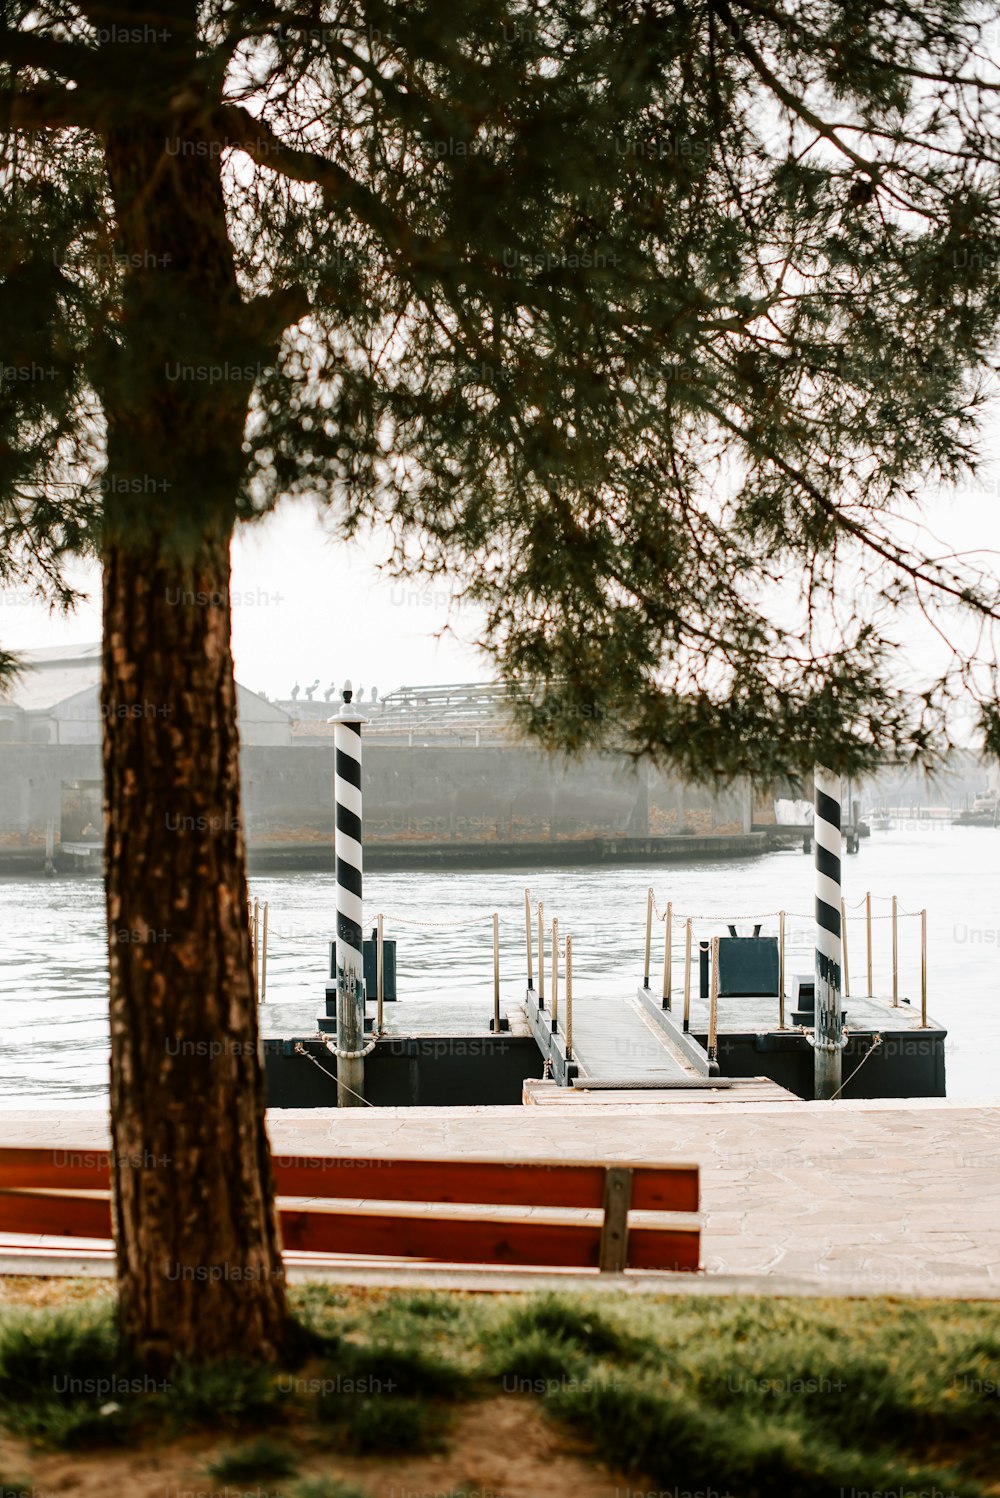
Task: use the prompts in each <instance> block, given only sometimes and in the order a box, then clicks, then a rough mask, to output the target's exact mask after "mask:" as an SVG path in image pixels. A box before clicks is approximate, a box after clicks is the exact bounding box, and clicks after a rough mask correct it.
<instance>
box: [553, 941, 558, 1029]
mask: <svg viewBox="0 0 1000 1498" xmlns="http://www.w3.org/2000/svg"><path fill="white" fill-rule="evenodd" d="M552 1033H553V1035H558V1033H559V922H558V921H557V920H553V922H552Z"/></svg>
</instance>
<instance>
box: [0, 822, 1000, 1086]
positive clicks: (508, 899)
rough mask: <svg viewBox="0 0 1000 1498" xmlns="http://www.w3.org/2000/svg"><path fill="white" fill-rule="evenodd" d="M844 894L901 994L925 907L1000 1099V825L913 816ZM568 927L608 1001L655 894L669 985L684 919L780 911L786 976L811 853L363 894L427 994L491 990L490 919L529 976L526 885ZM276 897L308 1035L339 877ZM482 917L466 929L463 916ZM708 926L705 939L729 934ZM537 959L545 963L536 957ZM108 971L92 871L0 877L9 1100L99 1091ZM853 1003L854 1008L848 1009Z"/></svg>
mask: <svg viewBox="0 0 1000 1498" xmlns="http://www.w3.org/2000/svg"><path fill="white" fill-rule="evenodd" d="M844 871H845V876H844V877H845V898H846V900H847V903H848V905H849V906H852V905H856V904H859V903H860V902H862V901H863V899H864V894H865V891H866V890H869V889H870V890H871V891H872V893H873V895H876V896H878V897H880V898H877V899H876V900H875V901H874V909H875V911H876V913H877V914H878V916H879V917H881V918H880V919H878V920H877V921H876V922H875V925H874V933H875V942H874V971H875V990H876V992H877V993H881V994H888V993H889V992H890V991H891V972H892V969H891V937H890V922H889V920H888V918H887V917H888V912H889V900H888V897H889V896H890V895H892V894H896V895H897V896H898V897H899V906H900V909H901V910H903V911H918V910H920V909H921V908H922V907H926V909H927V933H928V950H929V964H928V968H929V999H928V1008H929V1012H930V1014H931V1016H932V1017H933V1018H934V1019H936V1020H938V1021H939V1022H940V1023H941V1024H944V1025H945V1026H947V1028H948V1030H949V1038H948V1061H947V1074H948V1093H949V1096H951V1097H980V1098H982V1097H993V1096H996V1095H998V1094H1000V1084H998V1081H997V1069H998V1065H1000V832H997V831H994V830H993V829H990V828H974V827H973V828H961V827H950V826H936V825H934V824H931V823H924V824H921V823H917V822H911V823H908V824H903V825H902V826H899V827H897V828H895V829H894V830H892V831H890V832H876V833H873V834H872V836H871V837H870V838H868V839H866V840H865V841H864V842H863V843H862V845H861V852H860V854H858V855H857V857H845V859H844ZM526 883H528V884H530V886H531V889H532V894H533V897H534V898H535V899H541V900H543V901H544V903H545V910H546V920H548V919H549V918H550V917H551V916H552V915H556V916H558V917H559V919H560V922H561V926H562V930H563V931H565V929H566V927H567V925H568V926H569V927H570V928H571V929H572V933H573V963H574V983H575V986H577V987H578V988H579V989H580V990H582V991H588V992H600V993H602V994H605V995H606V996H607V998H608V1001H609V1004H610V1003H613V1001H614V999H615V997H616V996H621V995H624V994H625V993H627V992H629V991H631V990H632V989H633V988H634V985H635V983H636V981H637V980H638V977H639V976H640V975H641V972H642V958H643V943H644V923H645V904H646V889H647V887H648V886H649V885H650V884H652V885H653V886H654V888H655V890H656V897H657V905H658V908H659V910H660V911H662V910H664V909H665V907H666V902H667V901H668V900H671V901H672V902H673V906H674V911H675V926H674V936H675V942H674V950H675V961H674V979H675V984H676V986H677V990H678V991H679V989H680V985H681V981H682V978H681V955H682V941H683V929H682V927H681V926H680V920H681V919H682V918H683V916H685V915H688V914H690V915H695V916H725V915H729V916H731V917H740V918H744V924H741V926H740V931H741V934H742V933H744V932H746V933H749V930H750V928H749V925H747V924H746V923H745V919H746V918H751V917H755V918H761V917H769V918H768V919H767V920H766V921H765V924H764V930H765V932H769V931H775V930H776V929H777V927H776V921H775V920H774V918H773V917H774V915H775V913H776V912H777V911H778V910H780V909H785V910H787V911H788V912H790V913H791V914H790V915H789V917H788V922H787V932H788V955H787V970H788V973H789V975H792V974H795V973H799V972H809V971H810V970H811V966H812V958H811V950H810V941H811V928H810V924H809V912H810V911H811V908H812V862H811V859H808V858H806V857H805V856H804V855H803V854H802V853H801V852H800V851H791V850H789V851H786V852H782V853H772V854H769V855H767V856H766V857H764V858H759V859H753V860H736V861H732V862H725V863H713V864H692V865H687V866H683V867H678V866H671V867H666V868H649V867H641V868H640V867H634V868H612V869H608V868H602V869H568V868H562V869H546V870H535V869H533V870H531V871H527V872H519V871H511V870H504V871H502V872H491V871H482V872H471V873H470V872H468V871H461V872H455V873H438V872H434V873H398V874H372V875H371V876H369V878H368V880H367V881H366V886H365V903H366V909H367V910H368V912H369V913H370V918H371V920H372V922H373V923H374V916H375V913H376V912H377V911H378V910H382V911H383V912H384V913H385V917H386V934H387V935H389V936H396V937H397V939H398V941H399V948H398V967H399V987H400V992H401V994H402V995H403V1000H404V1002H405V995H406V994H407V993H408V992H422V993H431V992H433V991H434V990H435V989H436V988H438V987H440V986H442V985H446V984H448V983H455V984H460V985H462V986H464V987H469V986H473V985H479V986H481V987H482V991H483V995H484V1011H488V1008H489V1004H490V1002H491V995H492V970H493V969H492V947H491V928H490V921H489V913H490V912H491V911H493V910H498V911H499V912H500V914H501V973H502V976H503V987H504V994H505V996H509V997H511V998H513V997H514V995H515V994H516V993H517V991H518V988H519V987H520V986H521V985H522V983H523V978H524V965H525V952H524V946H525V942H524V917H523V898H524V886H525V884H526ZM251 893H252V895H254V896H256V897H257V898H258V899H260V900H267V901H268V904H269V918H270V935H269V941H268V968H267V1004H266V1009H265V1021H264V1028H265V1031H266V1032H267V1033H281V1032H283V1031H284V1032H286V1033H309V1032H310V1031H311V1030H312V1029H313V1028H314V1025H315V1016H316V1014H317V1013H318V1012H319V1011H320V1010H321V1009H322V1007H323V989H324V983H325V979H326V962H327V955H326V950H327V949H326V943H327V941H328V939H329V936H330V934H331V930H332V924H333V921H332V911H333V905H334V886H333V878H332V875H329V874H308V873H303V874H284V875H280V876H275V877H267V878H259V879H255V880H254V881H253V882H252V886H251ZM862 915H863V912H862V911H858V912H856V913H853V914H852V915H851V918H850V920H849V924H848V955H849V962H850V971H851V976H852V980H853V981H852V987H853V988H854V990H855V992H857V993H861V992H863V991H864V990H865V987H866V983H865V933H864V925H863V920H862V919H861V917H862ZM470 918H474V919H473V920H472V923H471V924H456V923H458V922H464V921H468V920H470ZM724 929H725V928H724V927H723V926H720V925H718V924H716V925H714V926H711V925H709V924H707V923H705V922H699V924H698V926H697V927H696V936H697V935H706V936H707V935H710V934H713V932H724ZM536 960H537V959H536ZM662 963H663V927H662V925H660V926H657V927H656V928H655V930H654V950H653V963H652V967H653V976H652V983H653V985H654V987H655V986H656V985H657V984H658V983H659V981H660V975H661V973H662ZM919 964H920V943H919V921H918V920H917V919H916V918H914V917H912V916H903V917H901V918H900V922H899V971H900V993H901V995H904V996H907V997H909V998H911V999H912V1000H913V1001H914V1003H918V1002H919V996H920V989H919V974H920V966H919ZM106 1002H107V979H106V966H105V954H104V934H103V895H102V890H101V886H100V883H99V882H98V881H97V880H85V879H50V880H42V879H31V880H21V879H6V880H0V1106H2V1105H3V1104H16V1105H18V1106H21V1107H24V1106H28V1105H31V1104H36V1105H38V1106H43V1105H48V1106H51V1105H53V1104H55V1103H59V1104H60V1105H62V1104H67V1105H79V1104H82V1103H86V1102H91V1103H93V1102H94V1101H95V1100H98V1101H99V1100H100V1099H102V1098H103V1097H104V1096H105V1095H106V1092H107V1066H108V1023H107V1013H106ZM849 1011H850V1005H849V1004H848V1012H849Z"/></svg>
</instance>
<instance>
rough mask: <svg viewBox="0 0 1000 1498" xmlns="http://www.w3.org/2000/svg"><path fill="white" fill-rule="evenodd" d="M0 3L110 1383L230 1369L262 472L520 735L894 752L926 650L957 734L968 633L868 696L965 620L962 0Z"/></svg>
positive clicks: (985, 48) (992, 716)
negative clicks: (214, 1358)
mask: <svg viewBox="0 0 1000 1498" xmlns="http://www.w3.org/2000/svg"><path fill="white" fill-rule="evenodd" d="M3 17H4V21H3V29H2V30H0V173H2V182H3V189H4V195H3V202H2V206H0V226H2V228H0V271H2V282H0V320H2V326H3V331H4V357H3V362H4V378H3V382H2V385H0V524H2V527H3V534H4V540H5V547H4V557H3V561H2V563H0V566H2V568H3V570H4V572H5V575H6V576H12V575H20V574H21V573H23V574H24V575H26V576H28V575H30V576H32V577H34V578H35V579H37V581H38V586H39V587H41V588H43V589H49V590H50V591H52V592H54V593H55V594H56V595H57V596H60V595H62V594H65V591H66V585H65V583H64V582H63V581H62V574H61V564H62V562H63V560H64V558H66V557H67V556H70V555H79V554H83V553H86V554H92V555H95V556H98V557H99V558H100V561H101V564H102V568H103V579H104V583H103V586H104V655H103V687H102V710H103V714H104V720H105V728H104V773H105V798H106V814H105V823H106V827H105V832H106V843H107V913H108V927H109V960H110V991H111V1025H112V1070H111V1103H112V1121H113V1143H114V1151H115V1168H114V1182H113V1184H114V1200H115V1212H116V1228H117V1238H118V1262H119V1278H120V1291H121V1306H122V1316H123V1324H124V1327H125V1330H126V1333H127V1335H128V1336H129V1338H130V1339H131V1340H132V1342H133V1343H134V1345H135V1347H136V1349H137V1351H138V1353H139V1354H140V1355H142V1356H145V1357H150V1358H152V1357H156V1356H158V1355H162V1354H164V1353H165V1352H166V1351H167V1350H168V1349H177V1350H179V1351H181V1352H183V1353H186V1354H188V1355H192V1356H210V1355H215V1354H219V1353H224V1352H249V1351H261V1350H263V1351H264V1352H267V1351H268V1350H274V1349H277V1348H280V1346H281V1345H282V1343H283V1340H284V1338H285V1336H286V1330H287V1313H286V1308H285V1302H284V1296H283V1290H282V1280H281V1273H280V1270H281V1261H280V1250H279V1241H278V1232H277V1227H276V1221H275V1213H274V1206H273V1194H272V1189H271V1179H270V1173H269V1162H268V1152H267V1142H266V1135H265V1128H264V1113H263V1108H264V1102H263V1091H262V1077H261V1067H260V1062H259V1058H258V1032H257V1019H256V1013H255V1006H254V994H253V979H252V971H251V954H250V943H249V935H248V930H247V921H246V879H245V856H244V854H245V850H244V838H243V831H242V827H241V821H240V798H239V778H238V759H237V748H238V745H237V733H236V720H235V696H234V686H233V677H232V659H231V653H230V613H229V548H230V541H231V537H232V535H233V531H234V528H235V526H236V525H237V524H238V523H241V522H244V523H252V522H254V521H256V520H258V519H259V518H261V517H263V516H266V515H267V514H268V513H269V512H270V511H271V510H272V509H273V507H274V505H275V503H276V502H277V500H278V499H279V497H281V496H283V495H289V494H291V495H300V496H312V497H314V498H318V499H319V500H320V502H321V503H323V504H324V505H326V506H328V507H329V509H330V511H331V513H332V515H334V516H335V517H336V519H337V521H338V523H339V525H340V528H341V531H342V533H343V536H344V537H345V539H347V538H349V537H351V536H352V535H353V534H354V533H355V532H357V531H358V530H359V529H360V528H362V527H364V526H366V525H367V524H368V523H369V522H372V521H378V522H382V523H386V524H387V525H388V527H389V531H390V533H391V536H392V545H393V548H394V557H395V561H396V563H397V565H398V566H399V567H400V568H401V569H408V568H422V569H424V570H425V571H429V572H431V573H435V572H449V573H451V574H452V575H453V576H455V577H457V578H458V579H460V580H461V582H462V584H463V586H464V587H465V589H466V592H467V594H468V596H469V597H470V598H471V599H473V600H474V601H476V602H477V603H478V604H479V605H480V606H481V607H482V608H483V610H484V613H485V617H486V620H487V625H486V636H485V643H486V645H487V648H489V649H490V650H492V652H493V654H494V657H495V659H496V662H497V666H498V669H499V671H500V673H501V674H502V675H503V677H504V678H505V679H506V680H508V681H510V682H511V684H512V687H513V689H514V696H515V700H516V706H517V712H518V714H519V715H520V719H521V721H522V722H523V723H524V725H525V726H526V727H527V728H528V729H530V731H531V732H533V733H534V734H536V735H537V736H538V737H539V738H540V739H541V741H542V742H543V743H546V744H549V745H551V746H553V747H561V748H565V749H569V750H574V749H578V748H581V747H584V746H585V745H587V744H591V743H595V742H599V741H601V740H602V739H606V738H608V736H609V735H610V736H613V737H614V740H615V742H616V743H618V744H619V745H623V746H624V747H626V748H628V749H630V750H632V751H633V752H635V753H641V754H645V755H649V756H652V757H655V758H658V759H659V760H661V761H662V762H664V763H667V764H670V765H672V766H674V767H676V768H678V769H680V770H681V771H682V772H684V773H685V774H688V775H695V776H701V777H706V776H708V777H712V776H730V775H735V774H739V773H743V772H744V771H746V770H748V769H752V770H753V771H754V772H755V773H757V774H759V775H764V776H766V775H768V774H771V773H779V772H787V771H789V770H792V769H795V768H796V767H801V766H805V765H808V764H810V763H811V762H812V761H813V759H814V758H815V757H816V755H817V754H820V755H821V756H822V758H823V760H824V761H825V762H826V763H827V764H830V765H832V766H834V767H836V768H842V769H844V770H845V771H853V772H858V771H861V770H863V769H865V768H866V767H870V766H872V765H873V764H875V763H877V762H878V760H879V759H880V758H881V757H882V756H884V755H885V754H887V753H893V754H897V755H904V756H907V755H919V756H922V757H925V758H927V757H932V756H933V754H934V753H935V752H937V750H938V749H939V748H940V745H941V744H942V743H943V742H944V739H945V734H944V713H945V708H946V705H947V702H948V699H949V695H950V694H951V693H952V692H953V691H954V690H955V688H956V685H957V684H958V683H959V682H960V681H961V680H962V678H963V677H964V678H965V679H966V680H967V681H971V682H972V683H973V684H974V685H978V686H979V687H980V688H981V689H982V690H983V700H984V707H983V714H984V716H983V726H984V728H985V729H986V731H987V736H988V739H989V740H990V741H991V742H992V741H997V742H1000V734H998V733H997V732H996V727H995V725H996V723H997V716H996V711H995V708H994V707H991V705H990V704H991V702H992V701H993V700H994V698H995V693H994V692H993V687H994V685H995V684H994V682H993V679H992V676H991V671H990V666H991V660H990V656H989V652H988V651H987V652H986V656H985V675H984V674H983V672H982V670H979V674H978V675H977V669H978V668H977V667H976V666H975V664H974V663H973V662H972V661H971V660H970V659H969V658H967V657H965V656H962V655H959V656H958V657H957V658H956V660H955V662H953V663H952V665H951V666H950V667H949V668H948V669H947V670H946V671H943V672H942V673H940V676H939V677H938V679H937V680H928V681H926V682H920V681H910V680H907V681H904V680H903V679H902V675H901V673H900V670H899V667H898V665H897V663H896V655H897V651H896V648H895V647H896V641H897V634H898V625H896V624H894V623H893V620H894V618H896V617H897V611H898V609H899V608H900V607H901V606H902V607H904V609H905V607H909V608H910V609H911V610H913V609H915V608H919V609H925V610H929V611H931V612H932V613H933V612H934V610H935V609H941V608H944V609H945V611H946V614H945V617H948V611H951V610H954V611H956V612H959V611H962V610H964V611H965V612H967V613H968V614H970V615H971V616H972V617H973V618H978V619H979V620H980V621H982V622H983V623H984V624H986V625H990V624H991V623H992V620H993V618H994V617H995V616H996V614H997V611H998V598H997V594H996V591H995V587H994V585H993V584H992V583H991V581H990V579H989V578H988V577H984V576H982V575H978V574H976V573H974V572H970V571H969V570H967V569H964V568H962V567H961V566H960V565H959V564H958V563H956V562H955V561H953V560H950V559H948V558H947V557H943V558H938V557H935V556H934V555H933V554H932V553H930V552H929V551H928V549H927V548H926V547H924V548H921V546H920V545H919V544H912V543H911V541H910V540H909V539H908V537H909V536H910V532H908V531H907V530H906V529H905V527H904V525H903V522H902V521H901V520H900V518H899V517H900V516H903V517H906V516H909V515H913V514H914V513H915V509H914V506H915V504H916V501H917V500H918V498H919V496H920V493H921V491H922V488H923V487H924V486H926V485H927V484H928V483H930V482H943V483H949V482H955V481H957V480H959V479H961V477H962V476H963V474H966V473H967V472H969V471H971V470H972V469H974V467H975V463H976V458H977V443H978V430H979V426H978V424H979V419H980V413H981V410H982V408H983V406H984V404H985V402H986V400H987V398H988V395H989V390H990V380H991V379H992V376H993V370H992V367H991V359H992V358H993V357H994V348H995V332H996V326H997V317H998V312H1000V290H998V288H1000V277H998V274H997V271H998V268H1000V223H998V216H1000V193H998V182H997V166H998V160H997V146H996V141H997V139H998V133H997V123H998V122H997V101H998V99H1000V81H998V75H997V70H996V68H995V67H994V65H993V63H992V61H991V54H990V47H991V45H992V41H991V36H992V34H993V33H995V30H996V15H995V14H991V13H989V12H988V11H985V10H984V8H983V7H980V6H975V5H972V4H970V3H966V0H928V3H927V4H924V5H922V6H920V7H917V8H914V7H912V6H910V5H909V4H907V3H905V0H884V3H879V4H878V5H875V4H873V3H871V0H859V3H856V4H853V3H852V4H851V5H849V6H848V5H844V4H842V3H840V0H817V3H816V4H814V5H811V6H809V7H801V6H798V5H793V4H790V3H788V0H773V3H765V0H746V3H741V4H738V3H734V0H689V3H685V4H667V3H661V0H645V3H639V0H630V3H614V4H608V5H604V6H600V5H580V4H579V3H568V0H547V3H532V0H507V3H501V0H465V3H462V4H458V3H456V4H454V5H448V6H443V5H440V4H435V3H432V0H343V3H342V4H339V5H337V6H322V5H319V4H310V5H298V6H297V5H295V4H291V3H289V4H277V5H273V6H271V5H266V4H262V5H257V4H243V3H240V0H228V3H218V0H205V3H203V4H201V5H195V4H194V3H192V0H157V3H155V4H154V5H152V6H151V7H149V8H147V7H143V8H142V10H141V11H136V10H134V9H133V8H132V7H131V6H128V5H125V4H118V3H111V0H109V3H101V0H78V3H71V0H65V3H62V0H35V3H24V4H5V5H4V7H3ZM991 28H992V31H991ZM993 39H995V37H993ZM845 581H846V584H847V586H848V590H849V597H848V598H847V600H846V603H845V600H844V586H845ZM838 588H839V591H838ZM903 617H904V618H905V617H907V616H906V615H905V613H904V615H903ZM123 709H126V711H123ZM137 709H138V711H136V710H137ZM609 709H610V711H609ZM128 710H131V711H128ZM991 735H992V738H991V737H990V736H991ZM168 1042H169V1045H168ZM181 1057H183V1060H181ZM194 1265H200V1266H206V1265H225V1266H227V1273H226V1274H224V1275H221V1274H220V1275H218V1276H213V1277H212V1278H211V1279H210V1280H208V1281H207V1282H206V1281H204V1280H198V1281H196V1282H192V1281H191V1280H190V1279H188V1278H186V1277H185V1276H184V1275H182V1274H180V1273H178V1266H188V1267H190V1266H194Z"/></svg>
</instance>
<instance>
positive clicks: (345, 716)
mask: <svg viewBox="0 0 1000 1498" xmlns="http://www.w3.org/2000/svg"><path fill="white" fill-rule="evenodd" d="M340 695H341V697H342V699H343V706H342V707H341V709H340V712H339V713H335V714H334V716H333V717H332V718H327V720H326V721H327V722H328V723H367V722H368V719H367V718H366V716H365V714H364V713H362V712H359V711H358V709H357V708H356V707H355V706H354V703H353V702H352V700H351V699H352V698H353V696H354V691H353V688H352V687H351V683H350V680H349V679H348V680H347V681H345V682H344V686H343V690H342V691H341V694H340Z"/></svg>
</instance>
